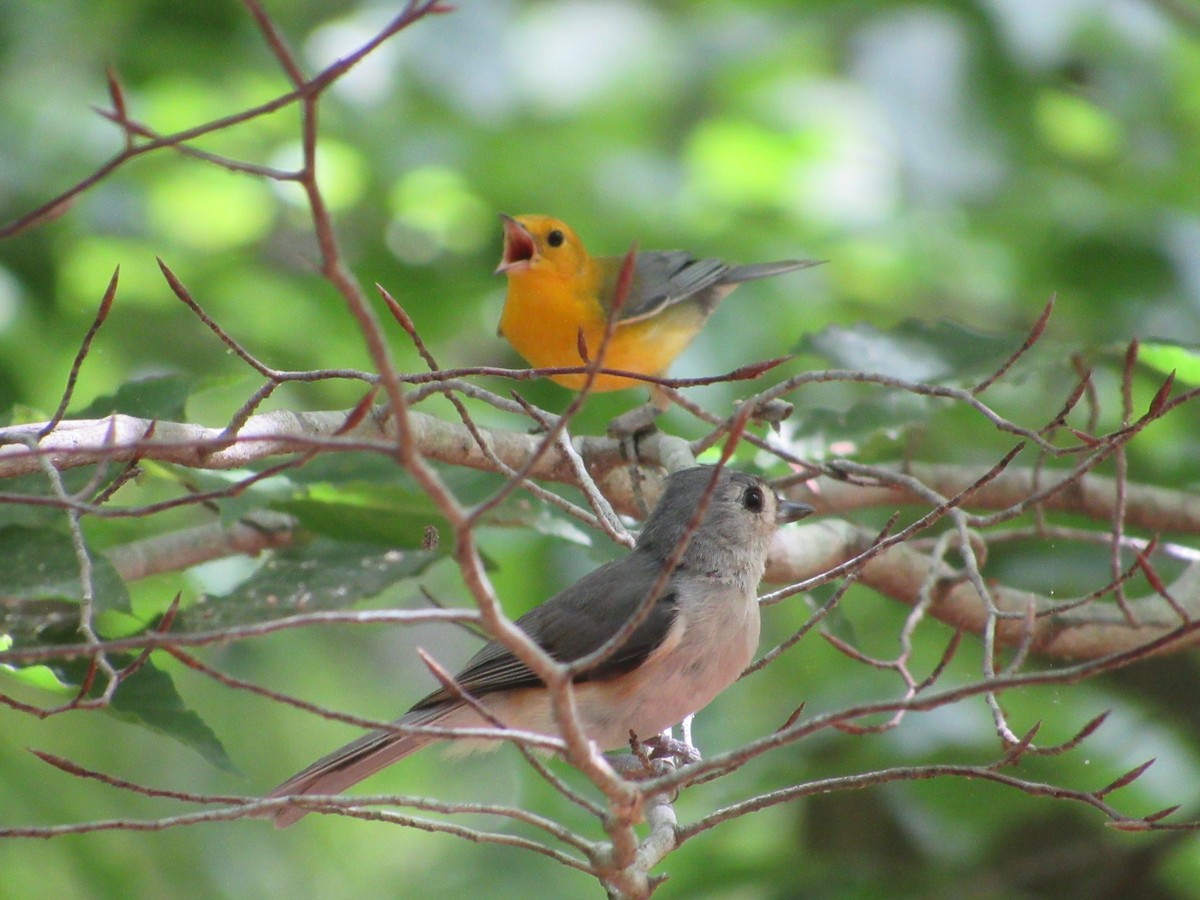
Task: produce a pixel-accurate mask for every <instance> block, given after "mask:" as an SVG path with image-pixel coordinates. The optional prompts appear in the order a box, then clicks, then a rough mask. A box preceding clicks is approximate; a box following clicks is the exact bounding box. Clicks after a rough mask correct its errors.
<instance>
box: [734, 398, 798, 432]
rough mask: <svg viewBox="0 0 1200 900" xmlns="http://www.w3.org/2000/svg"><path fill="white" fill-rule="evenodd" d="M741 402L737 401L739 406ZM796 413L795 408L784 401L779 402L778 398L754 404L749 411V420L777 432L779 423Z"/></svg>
mask: <svg viewBox="0 0 1200 900" xmlns="http://www.w3.org/2000/svg"><path fill="white" fill-rule="evenodd" d="M740 402H741V401H739V404H740ZM795 411H796V407H795V406H794V405H792V404H791V403H788V402H787V401H786V400H780V399H779V398H778V397H776V398H774V399H771V400H764V401H760V402H758V403H756V404H755V405H754V408H753V409H751V411H750V420H751V421H752V422H758V423H760V424H765V425H770V426H771V427H772V428H773V429H775V430H776V431H778V430H779V423H780V422H783V421H785V420H787V419H789V418H791V415H792V413H794V412H795Z"/></svg>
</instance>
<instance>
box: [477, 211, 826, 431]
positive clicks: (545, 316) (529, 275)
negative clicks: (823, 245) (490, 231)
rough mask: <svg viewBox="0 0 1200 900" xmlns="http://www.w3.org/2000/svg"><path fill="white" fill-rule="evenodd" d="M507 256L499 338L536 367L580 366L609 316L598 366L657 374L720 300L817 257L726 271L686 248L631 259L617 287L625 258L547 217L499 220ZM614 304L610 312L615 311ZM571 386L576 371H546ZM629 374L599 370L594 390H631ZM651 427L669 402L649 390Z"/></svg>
mask: <svg viewBox="0 0 1200 900" xmlns="http://www.w3.org/2000/svg"><path fill="white" fill-rule="evenodd" d="M501 220H502V221H503V223H504V255H503V257H502V258H501V260H500V265H499V266H498V267H497V268H496V272H497V273H500V272H503V273H504V275H505V276H507V278H508V294H507V296H506V298H505V301H504V310H503V312H501V314H500V327H499V332H500V335H501V336H502V337H504V338H505V339H506V340H507V341H508V342H509V343H510V344H512V345H513V347H514V348H515V349H516V351H517V352H518V353H520V354H521V356H523V357H524V358H525V359H526V360H527V361H528V362H529V364H530V365H532V366H534V367H535V368H539V369H542V368H569V367H579V366H582V365H584V364H585V363H586V362H587V360H585V359H584V358H583V356H582V355H581V345H582V348H584V349H585V352H586V354H587V356H588V358H589V359H590V358H594V357H596V356H597V355H598V354H599V352H600V347H601V344H602V342H603V338H604V334H605V329H606V327H607V322H608V319H609V317H610V316H614V317H615V328H614V331H613V333H612V337H611V339H610V341H609V343H608V345H607V348H606V349H605V352H604V359H603V368H604V369H619V370H621V371H625V372H631V373H634V374H638V375H656V376H660V375H664V374H665V373H666V371H667V368H668V367H669V366H670V365H671V363H672V361H673V360H674V359H675V357H676V356H678V355H679V354H680V353H681V352H683V350H684V348H685V347H687V345H688V344H690V343H691V342H692V340H693V339H694V338H695V337H696V335H697V334H699V333H700V329H701V328H703V327H704V323H705V322H706V321H707V320H708V317H709V316H710V315H711V314H712V311H713V310H714V309H716V307H717V304H718V303H720V302H721V301H722V300H724V299H725V297H727V296H728V295H729V293H730V292H731V291H732V290H733V289H734V288H735V287H737V286H738V285H739V284H741V283H742V282H743V281H753V280H755V279H757V278H769V277H771V276H773V275H782V274H783V273H785V272H792V271H795V270H797V269H804V268H807V267H809V266H813V265H817V264H818V261H816V260H784V261H781V262H770V263H758V264H756V265H749V266H731V265H729V264H727V263H724V262H722V261H721V260H719V259H697V258H695V257H694V256H692V255H691V254H690V253H687V252H685V251H683V250H667V251H658V250H655V251H646V252H642V253H637V254H635V255H633V259H632V271H630V272H629V273H628V276H627V284H625V285H624V286H623V285H622V284H621V280H622V279H621V276H622V271H623V269H624V268H625V266H626V258H625V257H621V256H592V255H591V254H590V253H588V251H587V248H586V247H584V245H583V241H581V240H580V239H579V236H578V235H576V234H575V232H574V231H572V230H571V227H570V226H569V225H567V224H566V223H565V222H562V221H559V220H558V219H554V218H551V217H550V216H540V215H529V216H515V217H514V216H506V215H502V216H501ZM615 304H618V308H617V309H616V310H615V311H614V305H615ZM550 378H551V379H552V380H553V381H555V382H557V383H558V384H561V385H563V386H564V387H568V388H571V389H573V390H579V389H580V388H582V387H583V385H584V382H585V376H583V375H581V374H560V375H551V376H550ZM645 383H646V382H639V381H638V380H637V379H635V378H629V377H625V376H621V375H610V374H600V375H598V376H597V377H596V379H595V380H594V381H593V382H592V388H591V389H592V390H593V391H616V390H620V389H622V388H628V387H635V386H637V385H638V384H645ZM650 399H651V407H652V409H651V411H650V414H649V421H650V422H653V417H654V415H657V413H660V412H662V411H663V410H664V409H666V407H667V406H668V405H669V403H670V401H669V400H668V399H667V397H666V396H665V395H664V394H663V392H662V391H661V390H656V389H655V386H654V385H651V386H650Z"/></svg>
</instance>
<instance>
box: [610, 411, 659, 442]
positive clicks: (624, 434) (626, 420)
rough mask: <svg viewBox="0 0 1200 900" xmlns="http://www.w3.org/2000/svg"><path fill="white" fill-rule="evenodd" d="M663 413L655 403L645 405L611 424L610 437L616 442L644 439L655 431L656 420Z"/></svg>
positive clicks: (624, 414)
mask: <svg viewBox="0 0 1200 900" xmlns="http://www.w3.org/2000/svg"><path fill="white" fill-rule="evenodd" d="M662 412H663V411H662V409H661V408H660V407H658V406H656V405H655V404H654V403H643V404H642V405H641V406H638V407H635V408H634V409H631V410H629V412H625V413H621V415H619V416H617V417H616V418H615V419H613V420H612V421H611V422H609V423H608V436H609V437H610V438H613V439H614V440H624V439H626V438H638V437H644V436H645V435H646V434H648V433H649V432H651V431H653V430H654V428H655V425H654V423H655V420H656V419H658V417H659V416H660V415H661V414H662Z"/></svg>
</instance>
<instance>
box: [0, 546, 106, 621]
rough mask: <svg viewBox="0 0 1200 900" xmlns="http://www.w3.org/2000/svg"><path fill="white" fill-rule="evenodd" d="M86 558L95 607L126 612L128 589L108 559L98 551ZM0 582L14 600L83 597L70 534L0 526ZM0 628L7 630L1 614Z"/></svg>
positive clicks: (80, 598) (78, 598) (74, 598)
mask: <svg viewBox="0 0 1200 900" xmlns="http://www.w3.org/2000/svg"><path fill="white" fill-rule="evenodd" d="M91 560H92V584H93V586H94V588H95V604H96V609H97V610H99V611H103V610H106V609H120V610H125V611H128V610H129V591H128V590H127V589H126V587H125V582H123V581H122V580H121V576H120V575H118V574H117V570H116V569H114V568H113V566H112V563H110V562H109V561H108V559H107V558H106V557H104V556H103V555H101V554H99V553H92V554H91ZM0 584H3V591H4V593H5V594H6V595H7V596H8V597H10V598H12V599H15V600H55V599H63V598H67V599H71V600H75V601H81V600H82V599H83V586H82V584H81V583H80V580H79V560H78V559H77V558H76V556H75V548H74V547H73V546H72V544H71V539H70V538H69V537H67V535H65V534H61V533H60V532H57V531H51V530H50V529H48V528H26V527H23V526H20V525H9V526H7V527H5V528H0ZM0 609H2V607H0ZM0 615H3V614H2V613H0ZM0 631H4V632H7V631H9V629H8V628H6V627H4V620H3V618H0Z"/></svg>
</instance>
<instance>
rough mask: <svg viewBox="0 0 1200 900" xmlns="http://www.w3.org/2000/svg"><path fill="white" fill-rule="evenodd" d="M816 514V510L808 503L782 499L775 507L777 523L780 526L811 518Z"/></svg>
mask: <svg viewBox="0 0 1200 900" xmlns="http://www.w3.org/2000/svg"><path fill="white" fill-rule="evenodd" d="M815 512H816V510H815V509H813V508H812V507H811V506H809V505H808V504H807V503H797V502H796V501H794V500H784V499H783V498H782V497H780V498H779V502H778V503H777V504H776V506H775V521H776V522H778V523H779V524H780V525H786V524H787V523H788V522H796V521H799V520H800V519H803V518H804V517H805V516H811V515H812V514H813V513H815Z"/></svg>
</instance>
